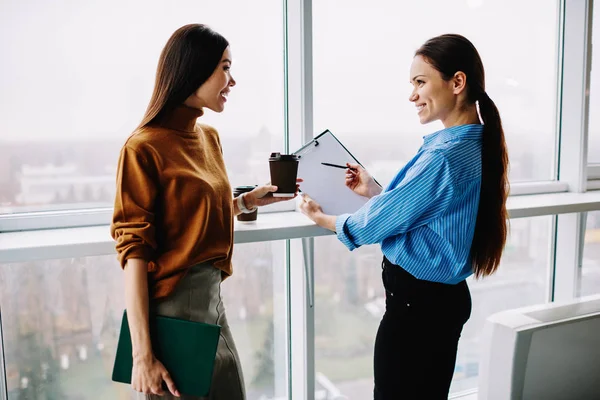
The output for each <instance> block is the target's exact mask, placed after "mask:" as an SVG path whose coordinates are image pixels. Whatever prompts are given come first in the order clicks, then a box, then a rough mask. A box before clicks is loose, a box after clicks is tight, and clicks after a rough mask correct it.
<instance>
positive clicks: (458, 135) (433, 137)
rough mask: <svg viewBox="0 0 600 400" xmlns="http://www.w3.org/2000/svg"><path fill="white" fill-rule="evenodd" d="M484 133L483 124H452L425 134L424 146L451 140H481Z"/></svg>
mask: <svg viewBox="0 0 600 400" xmlns="http://www.w3.org/2000/svg"><path fill="white" fill-rule="evenodd" d="M482 134H483V125H480V124H468V125H457V126H451V127H450V128H446V129H442V130H441V131H437V132H435V133H432V134H430V135H427V136H423V141H424V142H423V146H426V147H430V146H434V145H436V144H442V143H446V142H449V141H451V140H456V139H459V140H480V139H481V135H482Z"/></svg>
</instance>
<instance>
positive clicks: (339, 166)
mask: <svg viewBox="0 0 600 400" xmlns="http://www.w3.org/2000/svg"><path fill="white" fill-rule="evenodd" d="M321 164H323V165H326V166H328V167H335V168H341V169H351V170H352V171H356V169H355V168H350V167H345V166H343V165H337V164H331V163H326V162H322V163H321Z"/></svg>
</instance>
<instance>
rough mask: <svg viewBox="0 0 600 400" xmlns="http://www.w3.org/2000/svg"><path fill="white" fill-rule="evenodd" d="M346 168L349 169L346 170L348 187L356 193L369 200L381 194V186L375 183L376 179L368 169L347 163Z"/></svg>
mask: <svg viewBox="0 0 600 400" xmlns="http://www.w3.org/2000/svg"><path fill="white" fill-rule="evenodd" d="M346 166H347V167H348V169H347V170H346V186H348V187H349V188H350V189H351V190H352V191H353V192H354V193H356V194H359V195H361V196H364V197H368V198H369V199H370V198H371V197H373V196H376V195H378V194H379V193H381V190H382V189H381V186H379V185H378V184H377V183H376V182H375V179H373V177H372V176H371V174H369V173H368V172H367V170H366V169H364V168H363V167H362V166H360V165H359V164H351V163H346Z"/></svg>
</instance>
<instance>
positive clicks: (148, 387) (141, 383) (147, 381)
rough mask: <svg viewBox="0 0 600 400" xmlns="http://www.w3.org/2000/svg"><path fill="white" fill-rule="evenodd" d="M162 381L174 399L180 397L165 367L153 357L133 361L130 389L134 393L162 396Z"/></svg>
mask: <svg viewBox="0 0 600 400" xmlns="http://www.w3.org/2000/svg"><path fill="white" fill-rule="evenodd" d="M163 381H164V382H165V383H166V384H167V387H168V388H169V392H171V394H172V395H173V396H175V397H180V394H179V391H178V390H177V388H175V383H174V382H173V379H171V376H170V375H169V372H168V371H167V369H166V368H165V366H164V365H163V364H162V363H161V362H160V361H158V360H157V359H156V358H154V356H152V357H147V358H143V359H135V358H134V360H133V370H132V371H131V387H132V388H133V390H135V391H136V392H141V393H144V394H156V395H159V396H162V395H164V394H165V391H164V389H163V387H162V383H163Z"/></svg>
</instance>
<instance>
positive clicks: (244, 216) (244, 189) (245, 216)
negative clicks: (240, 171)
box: [233, 186, 258, 222]
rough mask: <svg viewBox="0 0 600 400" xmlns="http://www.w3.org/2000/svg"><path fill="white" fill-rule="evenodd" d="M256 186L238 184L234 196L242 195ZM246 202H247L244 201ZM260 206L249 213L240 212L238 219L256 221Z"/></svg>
mask: <svg viewBox="0 0 600 400" xmlns="http://www.w3.org/2000/svg"><path fill="white" fill-rule="evenodd" d="M255 187H256V186H237V187H235V188H234V189H233V197H234V198H235V197H238V196H241V195H242V194H243V193H247V192H251V191H252V190H254V188H255ZM244 204H245V203H244ZM257 216H258V208H257V209H256V210H254V211H253V212H251V213H249V214H244V213H241V214H238V216H237V220H238V221H241V222H250V221H256V218H257Z"/></svg>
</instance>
